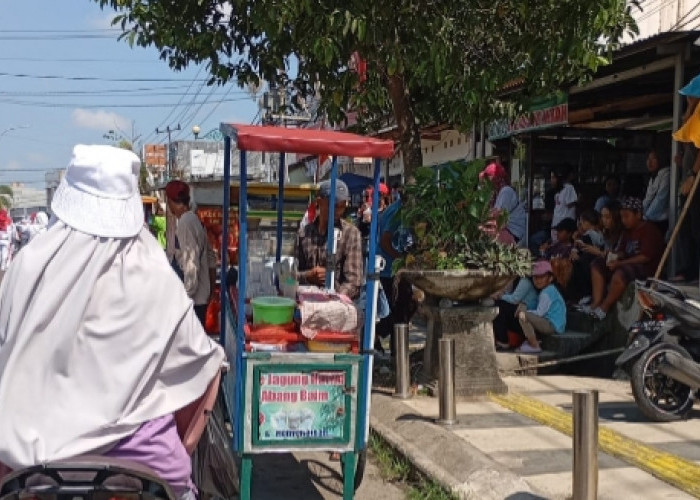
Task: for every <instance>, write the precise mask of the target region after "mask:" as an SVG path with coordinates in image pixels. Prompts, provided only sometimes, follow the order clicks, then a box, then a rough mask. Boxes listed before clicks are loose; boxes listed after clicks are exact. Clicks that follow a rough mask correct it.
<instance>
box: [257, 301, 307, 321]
mask: <svg viewBox="0 0 700 500" xmlns="http://www.w3.org/2000/svg"><path fill="white" fill-rule="evenodd" d="M250 302H251V304H252V306H253V324H254V325H260V324H265V325H284V324H286V323H291V321H292V317H293V316H294V308H295V307H296V302H295V301H293V300H292V299H288V298H286V297H256V298H254V299H253V300H251V301H250Z"/></svg>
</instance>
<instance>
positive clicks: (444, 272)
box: [394, 159, 531, 301]
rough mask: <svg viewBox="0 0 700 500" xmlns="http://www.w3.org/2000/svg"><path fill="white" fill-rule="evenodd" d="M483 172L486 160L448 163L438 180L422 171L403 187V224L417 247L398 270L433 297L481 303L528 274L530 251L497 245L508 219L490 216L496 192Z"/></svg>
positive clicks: (400, 262) (431, 171) (503, 215)
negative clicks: (497, 238) (513, 280)
mask: <svg viewBox="0 0 700 500" xmlns="http://www.w3.org/2000/svg"><path fill="white" fill-rule="evenodd" d="M485 166H486V161H485V160H483V159H479V160H474V161H471V162H467V163H450V164H448V165H447V166H445V167H444V168H442V169H441V170H440V172H439V174H438V173H437V172H436V171H435V170H434V169H432V168H429V167H422V168H420V169H418V171H417V172H416V175H415V183H409V184H408V185H407V186H406V187H405V190H406V194H407V196H406V203H405V205H403V206H402V209H401V220H402V224H403V226H404V228H407V229H408V230H409V231H411V233H412V236H413V245H412V246H411V247H410V248H409V249H408V253H407V255H406V256H405V257H404V258H402V259H398V260H397V261H395V263H394V265H395V269H396V270H397V271H398V272H399V273H401V274H403V276H404V277H405V278H406V279H408V280H409V281H410V282H412V283H413V284H414V285H415V286H417V287H418V288H420V289H422V290H423V291H424V292H426V294H428V295H429V296H431V295H432V296H433V297H438V298H441V297H442V298H447V299H451V300H457V301H474V300H479V299H482V298H485V297H488V296H490V295H492V294H493V293H495V292H498V291H499V290H501V289H503V288H504V287H505V286H506V285H507V284H508V282H509V281H510V280H511V279H513V278H514V277H515V276H525V275H527V274H528V273H529V272H530V268H531V258H530V254H529V252H528V251H527V250H525V249H520V248H516V247H514V246H509V245H503V244H501V243H499V242H497V241H496V239H495V234H496V233H497V230H498V229H500V228H501V227H502V226H503V225H504V224H505V222H506V221H507V214H506V213H501V214H499V215H498V216H497V217H496V218H494V217H493V215H492V213H491V199H492V195H493V186H492V185H491V183H490V182H489V181H488V180H480V179H479V173H480V172H481V171H482V170H483V169H484V167H485Z"/></svg>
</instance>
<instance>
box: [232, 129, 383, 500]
mask: <svg viewBox="0 0 700 500" xmlns="http://www.w3.org/2000/svg"><path fill="white" fill-rule="evenodd" d="M220 129H221V132H222V133H223V134H224V141H225V146H224V150H225V157H224V200H223V219H224V220H223V241H227V238H228V234H227V232H228V229H229V221H228V217H229V206H230V204H231V199H230V197H231V196H230V195H231V190H230V189H229V186H230V185H231V143H232V141H235V142H236V145H237V148H238V149H239V150H240V184H239V186H238V196H239V200H238V201H239V202H238V206H239V231H240V233H239V234H240V238H239V246H238V261H239V266H238V281H237V291H238V292H240V293H235V294H234V293H230V292H229V291H230V290H231V285H233V284H230V283H227V270H228V263H227V255H226V252H223V254H222V262H221V283H222V285H223V286H221V304H222V311H221V332H220V341H221V343H222V345H223V346H224V349H225V351H226V355H227V358H228V361H229V363H230V365H231V370H229V372H228V373H227V374H226V375H225V377H224V380H223V387H222V391H223V395H224V401H225V404H226V408H227V413H228V416H229V418H230V422H231V426H232V432H233V440H232V450H233V452H235V453H236V454H237V455H238V456H239V457H240V459H241V470H240V498H241V499H242V500H248V499H249V498H250V494H251V475H252V458H253V456H254V455H256V454H262V453H286V452H294V451H318V452H338V453H340V454H341V463H342V473H343V498H344V499H351V498H352V497H353V496H354V491H355V489H356V488H357V486H358V485H359V483H360V481H361V479H362V474H363V470H364V461H365V456H366V455H365V450H366V445H367V438H368V434H369V409H370V395H371V387H372V360H373V358H372V354H373V350H372V349H373V346H374V325H375V318H376V304H375V302H376V300H375V299H376V297H377V290H378V280H379V273H378V271H379V270H378V269H377V265H378V262H377V259H375V256H376V252H377V238H376V237H374V238H370V246H369V258H368V260H367V264H366V266H365V279H366V285H365V287H366V288H365V290H366V308H365V314H364V322H363V329H362V335H360V336H359V345H357V346H356V348H355V349H353V350H351V351H350V352H342V353H341V352H251V350H250V348H248V349H247V342H248V343H249V340H250V339H249V338H247V337H246V336H247V335H250V330H251V328H250V325H248V324H247V318H246V314H245V313H244V311H245V310H246V309H245V307H246V293H245V291H246V282H247V281H246V280H247V278H248V277H247V275H246V274H247V267H248V266H247V263H248V242H247V234H248V228H247V225H248V214H247V211H248V208H247V203H246V199H247V196H248V183H247V166H246V154H247V152H248V151H265V152H270V153H280V158H279V176H278V179H279V181H278V186H277V190H278V197H277V199H278V200H279V201H280V202H279V203H278V205H277V239H276V255H275V258H276V261H277V262H280V260H281V258H282V238H281V231H282V217H283V215H282V214H283V207H282V203H281V201H282V200H283V199H284V192H285V175H284V172H285V153H298V154H305V155H328V156H331V157H332V167H331V172H330V181H331V197H330V201H329V211H330V214H329V223H328V233H327V234H328V241H327V262H328V265H327V269H326V284H327V286H330V287H331V288H332V287H333V279H332V272H333V269H334V267H335V266H334V265H333V263H334V251H335V248H334V241H335V240H334V215H335V214H334V212H335V185H336V179H337V174H338V172H337V170H338V161H337V158H338V156H351V157H371V158H374V200H373V204H372V207H373V214H372V223H371V234H373V235H376V234H377V229H378V227H377V207H378V205H379V200H378V196H379V173H380V161H381V159H386V158H390V157H391V156H393V152H394V145H393V143H392V142H391V141H383V140H379V139H372V138H366V137H361V136H358V135H354V134H348V133H342V132H333V131H318V130H307V129H287V128H279V127H269V126H249V125H235V124H227V123H224V124H222V125H221V128H220ZM231 299H233V300H231ZM237 313H239V314H237ZM290 335H291V334H290ZM322 340H331V339H330V338H324V339H322Z"/></svg>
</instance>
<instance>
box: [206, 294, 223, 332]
mask: <svg viewBox="0 0 700 500" xmlns="http://www.w3.org/2000/svg"><path fill="white" fill-rule="evenodd" d="M220 313H221V299H220V298H219V294H216V297H215V298H214V299H213V300H212V301H211V302H209V305H208V306H207V314H206V316H205V317H204V330H205V331H206V332H207V333H208V334H210V335H218V334H219V317H220Z"/></svg>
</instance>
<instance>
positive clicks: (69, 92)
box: [0, 85, 243, 95]
mask: <svg viewBox="0 0 700 500" xmlns="http://www.w3.org/2000/svg"><path fill="white" fill-rule="evenodd" d="M185 88H189V87H188V86H187V85H165V86H162V87H134V88H118V89H115V88H108V89H95V90H42V91H26V90H6V91H0V95H15V94H16V95H89V94H101V93H106V94H112V93H115V94H118V93H125V92H146V91H153V92H157V91H161V90H181V89H185ZM242 92H243V91H241V93H242Z"/></svg>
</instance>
